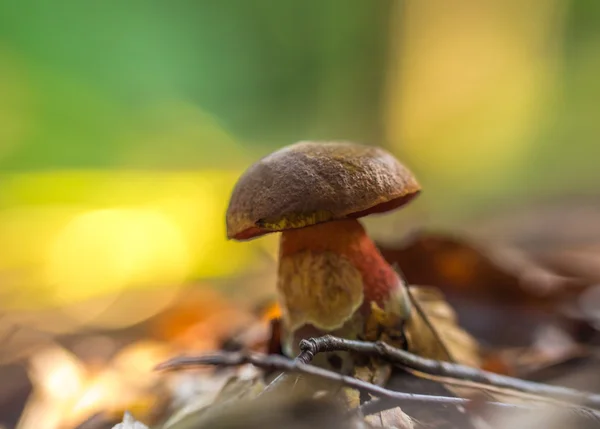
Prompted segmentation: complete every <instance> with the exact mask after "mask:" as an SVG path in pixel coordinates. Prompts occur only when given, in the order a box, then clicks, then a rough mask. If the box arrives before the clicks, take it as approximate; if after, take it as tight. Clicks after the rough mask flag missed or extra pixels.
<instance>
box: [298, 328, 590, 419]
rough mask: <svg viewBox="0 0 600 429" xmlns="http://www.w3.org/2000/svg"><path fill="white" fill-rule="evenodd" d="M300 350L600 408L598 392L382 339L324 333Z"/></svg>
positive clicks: (301, 346) (303, 342)
mask: <svg viewBox="0 0 600 429" xmlns="http://www.w3.org/2000/svg"><path fill="white" fill-rule="evenodd" d="M300 349H301V350H302V351H310V353H312V354H313V355H315V354H317V353H322V352H333V351H352V352H356V353H363V354H367V355H373V356H378V357H381V358H383V359H386V360H387V361H389V362H391V363H394V364H397V365H400V366H404V367H407V368H411V369H414V370H417V371H421V372H424V373H427V374H430V375H436V376H440V377H450V378H456V379H460V380H467V381H471V382H474V383H480V384H488V385H491V386H496V387H499V388H507V389H514V390H518V391H521V392H526V393H531V394H535V395H541V396H549V397H554V398H558V399H562V400H565V401H569V402H572V403H576V404H583V405H588V406H591V407H595V408H600V395H599V394H595V393H590V392H583V391H580V390H577V389H571V388H568V387H563V386H553V385H549V384H543V383H536V382H532V381H527V380H520V379H518V378H513V377H508V376H505V375H500V374H495V373H493V372H488V371H484V370H481V369H477V368H472V367H468V366H465V365H459V364H454V363H450V362H443V361H438V360H433V359H427V358H423V357H420V356H417V355H414V354H412V353H409V352H407V351H404V350H400V349H397V348H394V347H392V346H390V345H388V344H386V343H384V342H382V341H378V342H375V343H371V342H366V341H354V340H345V339H342V338H337V337H334V336H332V335H325V336H323V337H319V338H311V339H309V340H302V341H301V342H300Z"/></svg>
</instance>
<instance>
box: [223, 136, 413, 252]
mask: <svg viewBox="0 0 600 429" xmlns="http://www.w3.org/2000/svg"><path fill="white" fill-rule="evenodd" d="M420 190H421V187H420V185H419V183H418V182H417V181H416V179H415V178H414V176H413V175H412V173H411V172H410V171H409V170H408V169H407V168H406V167H404V166H403V165H402V164H401V163H400V162H399V161H398V160H397V159H396V158H394V156H392V155H391V154H390V153H389V152H387V151H385V150H383V149H381V148H378V147H372V146H365V145H360V144H355V143H349V142H326V143H323V142H299V143H295V144H293V145H290V146H286V147H284V148H282V149H280V150H278V151H276V152H273V153H272V154H271V155H268V156H266V157H264V158H262V159H261V160H260V161H258V162H256V163H255V164H253V165H252V166H251V167H250V168H248V170H246V171H245V172H244V174H242V176H241V177H240V178H239V180H238V182H237V184H236V185H235V187H234V189H233V192H232V195H231V200H230V201H229V207H228V209H227V237H228V238H233V239H236V240H247V239H251V238H254V237H258V236H260V235H263V234H267V233H270V232H277V231H284V230H286V229H294V228H302V227H305V226H310V225H314V224H317V223H321V222H327V221H330V220H335V219H343V218H359V217H362V216H366V215H369V214H371V213H381V212H386V211H390V210H393V209H396V208H398V207H400V206H402V205H404V204H406V203H407V202H408V201H409V200H411V199H412V198H413V197H415V196H416V195H418V193H419V191H420Z"/></svg>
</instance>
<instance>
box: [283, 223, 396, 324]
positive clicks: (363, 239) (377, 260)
mask: <svg viewBox="0 0 600 429" xmlns="http://www.w3.org/2000/svg"><path fill="white" fill-rule="evenodd" d="M402 287H403V286H402V283H401V280H400V279H399V277H398V275H397V273H396V272H395V271H394V269H393V268H392V267H391V266H390V265H389V264H388V263H387V262H386V261H385V259H384V258H383V256H382V255H381V253H380V252H379V250H378V249H377V247H376V246H375V243H373V241H372V240H371V239H370V238H369V236H368V235H367V234H366V232H365V229H364V228H363V226H362V225H361V224H360V223H359V222H358V221H357V220H355V219H346V220H339V221H330V222H325V223H321V224H317V225H313V226H310V227H305V228H299V229H291V230H287V231H284V232H283V233H282V235H281V246H280V265H279V282H278V289H279V296H280V301H281V307H282V312H283V317H284V325H285V324H287V325H288V326H287V328H288V329H290V330H292V331H295V330H297V329H299V328H301V327H302V326H304V325H311V326H313V327H315V328H316V329H318V330H320V331H324V332H332V331H335V330H337V329H339V328H341V327H342V326H343V325H344V324H345V323H346V322H348V321H349V320H351V319H352V318H353V316H354V315H355V314H357V313H358V314H361V315H362V316H367V315H368V313H369V311H370V308H371V302H375V303H377V304H378V305H379V306H380V307H381V308H387V307H388V305H387V304H388V303H389V302H390V301H391V300H393V299H394V298H395V297H398V296H399V295H401V294H402ZM401 304H402V303H398V310H397V311H399V312H400V311H401V308H400V307H401ZM362 320H364V318H363V319H362Z"/></svg>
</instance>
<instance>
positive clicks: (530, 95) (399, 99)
mask: <svg viewBox="0 0 600 429" xmlns="http://www.w3.org/2000/svg"><path fill="white" fill-rule="evenodd" d="M562 3H563V2H562V1H561V0H535V1H534V2H533V3H532V4H530V5H529V6H528V7H523V5H522V2H518V1H505V2H480V1H476V0H459V1H456V2H452V3H448V2H445V1H444V0H433V1H427V2H409V3H407V4H406V5H403V6H402V7H401V9H402V12H401V13H400V12H399V11H398V13H397V14H396V15H395V18H394V19H395V20H396V22H395V24H394V25H393V26H392V28H393V31H394V34H393V37H392V40H393V41H394V42H395V43H394V44H393V48H392V49H393V53H392V57H393V60H394V61H396V62H397V68H396V69H395V70H394V73H390V82H389V88H388V91H387V94H389V96H388V121H387V124H388V125H387V128H388V129H387V133H388V139H389V141H390V142H391V143H392V144H393V145H394V146H395V147H396V148H397V149H398V150H402V151H404V152H405V153H406V154H407V155H408V157H409V158H410V160H411V165H412V166H413V167H415V169H418V170H420V171H421V172H422V175H423V176H424V177H430V178H432V179H430V180H435V181H437V182H438V183H444V184H445V187H446V189H448V188H451V189H461V188H462V189H469V191H471V190H473V189H477V188H479V189H480V190H481V191H485V190H487V192H489V191H490V187H491V186H495V185H497V186H504V187H506V186H509V184H511V180H513V178H512V177H511V175H507V174H506V171H508V169H509V168H510V167H517V166H519V163H521V162H524V161H525V160H526V159H527V157H526V154H528V153H529V151H530V149H531V143H532V142H533V141H534V137H535V136H536V133H537V132H539V126H540V125H539V124H540V121H541V118H542V117H543V114H544V112H545V109H546V107H547V105H548V103H547V100H548V97H549V96H550V97H551V96H552V91H551V90H552V84H553V82H555V80H556V77H557V70H558V68H557V67H556V64H557V58H558V55H559V53H560V44H559V42H558V40H559V39H560V38H559V36H560V34H561V28H560V26H561V19H562V17H563V14H562V13H561V12H562V11H563V9H564V8H563V4H562ZM398 9H400V8H398ZM398 20H401V23H400V25H397V24H398V22H397V21H398ZM480 179H481V180H480ZM440 194H442V195H449V194H450V193H449V192H448V191H447V190H446V191H444V192H440Z"/></svg>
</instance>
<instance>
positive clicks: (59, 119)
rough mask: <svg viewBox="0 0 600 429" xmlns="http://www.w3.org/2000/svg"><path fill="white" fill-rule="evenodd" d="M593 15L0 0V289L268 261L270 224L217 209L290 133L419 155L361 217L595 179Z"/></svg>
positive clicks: (480, 201) (585, 191)
mask: <svg viewBox="0 0 600 429" xmlns="http://www.w3.org/2000/svg"><path fill="white" fill-rule="evenodd" d="M599 22H600V2H597V1H593V0H589V1H584V0H579V1H566V0H532V1H529V2H522V1H516V0H507V1H503V2H480V1H476V0H459V1H455V2H451V3H449V2H446V1H443V0H431V1H427V2H420V1H405V2H400V1H392V0H379V1H364V0H361V1H359V0H304V1H284V2H275V1H269V0H252V1H244V0H237V1H235V0H225V1H222V2H215V1H200V0H196V1H171V2H166V1H150V0H144V1H141V0H131V1H116V0H108V1H102V2H100V1H98V2H82V1H65V0H62V1H54V2H49V1H42V0H21V1H9V0H3V1H0V168H1V175H0V243H1V246H0V297H1V300H2V306H3V308H4V310H5V311H14V310H19V309H20V310H30V309H36V308H40V307H42V308H49V307H50V308H55V307H61V306H64V305H72V304H74V303H78V302H82V301H85V300H87V299H89V298H92V297H100V296H106V295H107V294H108V295H110V294H118V293H121V292H123V291H125V290H131V289H140V288H144V289H148V288H153V289H165V290H175V289H177V287H178V286H180V285H183V284H186V283H187V282H190V281H197V280H200V281H212V280H213V279H217V280H219V279H220V280H223V279H236V278H239V277H241V276H244V275H245V274H247V273H249V272H252V271H253V270H257V269H258V268H260V267H264V266H269V265H268V264H269V263H271V264H272V262H273V261H274V260H275V258H276V245H277V238H276V237H274V236H270V237H264V238H261V239H260V240H255V241H252V242H248V243H235V242H227V241H226V240H225V225H224V214H225V209H226V206H227V202H228V197H229V192H230V190H231V188H232V186H233V184H234V183H235V180H236V179H237V177H238V176H239V174H241V172H242V171H243V170H244V168H246V167H247V166H248V165H250V164H251V163H252V162H254V161H255V160H257V159H258V158H259V157H261V156H263V155H265V154H267V153H269V152H270V151H272V150H275V149H277V148H279V147H282V146H284V145H287V144H289V143H293V142H295V141H297V140H303V139H349V140H354V141H358V142H362V143H366V144H377V145H381V146H384V147H386V148H388V149H389V150H391V151H393V152H394V153H395V154H396V155H397V156H398V157H399V158H400V159H402V160H403V161H404V162H405V163H406V164H407V165H408V166H409V167H410V168H411V169H413V170H414V172H415V173H416V174H417V177H418V178H419V179H420V181H421V182H422V185H423V187H424V193H423V195H422V196H421V197H420V198H419V200H418V201H416V202H415V203H414V204H412V205H411V206H410V207H408V208H407V209H406V210H404V211H402V213H399V214H392V215H389V216H385V217H381V218H374V219H372V220H369V221H368V222H367V223H368V225H369V227H370V228H372V229H373V234H374V235H375V236H377V235H378V234H380V235H384V236H385V237H388V238H389V237H390V236H392V237H395V236H396V235H397V236H398V237H399V236H400V235H401V234H402V228H401V227H398V228H396V225H398V223H397V222H396V220H397V219H401V221H400V223H402V224H411V223H412V222H415V219H417V218H418V219H420V220H421V222H422V223H426V224H427V225H438V226H445V227H452V225H456V224H464V223H465V221H466V220H468V219H469V218H470V217H472V216H474V215H475V214H480V213H482V212H483V213H488V212H492V213H493V212H495V211H497V210H498V209H499V208H500V207H504V206H507V205H508V206H511V205H515V204H517V205H518V204H522V203H524V202H529V201H532V200H535V199H544V198H558V197H561V196H564V195H573V194H577V195H587V196H597V194H598V193H599V191H598V183H599V180H600V170H599V169H598V161H599V160H600V144H599V141H598V140H599V137H600V26H599V25H598V23H599ZM403 216H404V217H403ZM386 222H387V223H386ZM390 222H396V223H390ZM390 228H392V229H393V230H392V231H390ZM265 255H266V258H265ZM265 264H266V265H265ZM264 287H265V288H267V289H268V288H273V287H274V284H268V283H267V284H266V285H265V286H264ZM161 303H164V305H166V304H167V303H168V299H166V298H165V299H163V298H161ZM108 305H109V304H107V306H108ZM140 308H141V307H140ZM159 309H160V305H155V306H152V305H149V306H148V309H147V310H144V311H143V314H144V315H145V316H143V317H146V316H150V315H151V314H152V312H156V311H158V310H159ZM138 310H139V309H138ZM139 311H142V310H139ZM134 313H136V312H135V311H130V312H129V313H128V314H131V315H132V316H131V318H130V319H128V318H127V317H125V318H123V319H119V320H123V323H124V324H126V323H128V322H131V323H133V321H138V320H139V318H140V317H142V316H139V315H137V316H134ZM107 314H109V315H110V314H111V313H110V312H109V313H107ZM86 316H87V317H88V318H91V317H92V316H90V315H89V314H86ZM95 316H98V314H96V313H94V317H95ZM105 317H109V316H105ZM111 317H112V316H111ZM95 320H98V319H97V318H94V321H95ZM86 322H88V323H95V322H91V319H90V320H87V319H86Z"/></svg>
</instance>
